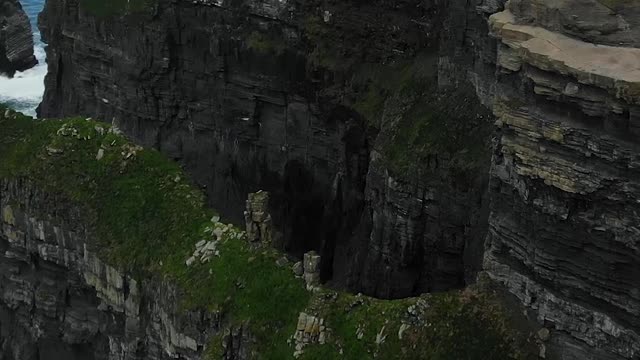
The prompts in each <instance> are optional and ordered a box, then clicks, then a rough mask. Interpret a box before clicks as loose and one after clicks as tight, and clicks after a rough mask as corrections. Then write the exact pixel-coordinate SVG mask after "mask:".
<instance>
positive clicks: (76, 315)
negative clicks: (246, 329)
mask: <svg viewBox="0 0 640 360" xmlns="http://www.w3.org/2000/svg"><path fill="white" fill-rule="evenodd" d="M0 209H1V213H2V218H1V228H2V233H1V234H0V250H1V251H2V255H1V256H0V269H1V270H2V272H1V274H2V275H1V280H0V294H1V295H0V296H1V300H2V301H1V305H0V339H1V341H0V359H6V360H40V359H46V360H93V359H96V360H97V359H109V360H134V359H175V358H180V359H200V358H201V352H202V348H203V346H204V345H205V342H206V341H207V340H208V338H209V337H210V336H212V335H213V334H215V333H216V332H217V331H219V328H220V327H219V323H218V321H219V320H218V319H217V316H216V315H215V314H210V313H206V312H203V311H187V312H185V311H184V310H182V309H179V308H178V306H179V305H178V304H179V301H178V298H179V296H180V294H179V293H178V292H177V291H176V290H175V288H174V286H172V285H170V284H168V283H165V282H163V281H154V280H149V281H143V282H142V283H138V282H136V281H135V280H133V279H132V278H130V277H129V276H125V275H123V274H120V273H119V272H118V271H117V270H116V269H114V268H112V267H110V266H109V265H107V264H105V263H103V262H102V261H100V260H99V259H98V257H97V256H96V255H95V253H94V252H93V250H92V249H91V245H90V244H91V243H92V242H91V241H89V239H90V237H91V234H90V233H88V228H87V226H86V223H85V222H84V219H83V216H82V209H79V208H78V207H77V206H72V205H71V204H70V203H68V202H66V201H63V200H61V199H58V198H55V197H53V196H51V195H49V194H47V193H44V192H42V191H39V190H38V189H37V188H36V187H34V186H32V185H31V184H30V183H29V182H26V181H2V183H1V184H0ZM236 335H237V336H236ZM228 337H229V341H230V342H233V343H234V348H233V350H230V351H229V355H230V356H231V358H233V359H243V358H245V357H244V355H243V352H244V351H246V350H245V349H244V347H242V346H241V345H242V344H243V337H242V332H241V331H239V333H238V334H235V335H234V334H229V335H228ZM232 351H233V354H231V352H232ZM245 355H246V354H245Z"/></svg>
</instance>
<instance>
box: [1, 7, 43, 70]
mask: <svg viewBox="0 0 640 360" xmlns="http://www.w3.org/2000/svg"><path fill="white" fill-rule="evenodd" d="M37 63H38V61H37V60H36V58H35V56H34V55H33V34H32V31H31V23H30V22H29V18H27V14H25V12H24V10H22V6H21V5H20V2H19V1H18V0H2V1H0V74H5V75H9V76H13V74H14V73H15V72H16V71H23V70H26V69H29V68H31V67H33V66H35V65H36V64H37Z"/></svg>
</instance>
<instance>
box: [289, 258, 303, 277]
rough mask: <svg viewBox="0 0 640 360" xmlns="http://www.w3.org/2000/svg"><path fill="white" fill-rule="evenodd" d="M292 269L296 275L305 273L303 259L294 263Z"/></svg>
mask: <svg viewBox="0 0 640 360" xmlns="http://www.w3.org/2000/svg"><path fill="white" fill-rule="evenodd" d="M292 270H293V273H294V274H296V276H302V275H304V266H303V265H302V261H298V262H296V263H295V264H293V266H292Z"/></svg>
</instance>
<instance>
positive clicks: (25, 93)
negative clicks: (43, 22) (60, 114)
mask: <svg viewBox="0 0 640 360" xmlns="http://www.w3.org/2000/svg"><path fill="white" fill-rule="evenodd" d="M20 3H22V7H23V8H24V10H25V12H26V13H27V15H28V16H29V19H30V20H31V27H32V29H33V39H34V43H35V55H36V58H38V65H36V66H35V67H34V68H32V69H29V70H27V71H24V72H19V73H16V74H15V76H14V77H13V78H12V79H9V78H6V77H2V76H0V103H2V104H6V105H9V106H10V107H12V108H14V109H15V110H18V111H21V112H23V113H25V114H29V115H32V116H35V114H36V107H37V106H38V104H40V101H41V100H42V94H43V93H44V76H45V75H46V74H47V63H46V62H45V53H44V44H43V43H42V41H41V39H40V32H39V31H38V24H37V22H38V13H40V11H41V10H42V7H43V5H44V0H20Z"/></svg>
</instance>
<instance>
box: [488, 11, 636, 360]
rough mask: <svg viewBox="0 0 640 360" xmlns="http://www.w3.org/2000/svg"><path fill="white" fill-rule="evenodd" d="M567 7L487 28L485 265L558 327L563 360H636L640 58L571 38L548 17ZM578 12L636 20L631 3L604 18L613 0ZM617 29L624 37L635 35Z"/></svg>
mask: <svg viewBox="0 0 640 360" xmlns="http://www.w3.org/2000/svg"><path fill="white" fill-rule="evenodd" d="M560 3H562V4H559V3H558V2H555V1H535V2H525V1H512V2H511V3H510V4H508V6H507V10H505V11H504V12H501V13H498V14H495V15H493V16H492V17H491V19H490V22H491V25H492V28H491V31H492V32H493V34H494V35H495V36H496V37H497V38H498V39H500V41H501V45H500V47H499V50H498V60H499V67H498V70H499V75H498V81H497V84H498V87H497V90H496V98H495V106H494V112H495V113H496V115H497V116H498V118H499V120H498V126H499V129H500V130H499V142H498V143H497V146H496V149H495V154H494V160H493V164H492V170H491V174H492V181H491V190H490V191H491V215H490V220H489V223H490V228H489V234H488V237H487V244H486V247H487V252H486V254H485V261H484V265H485V268H486V269H487V271H488V272H489V274H490V275H491V276H492V277H493V278H494V279H496V280H498V281H500V282H502V283H504V284H505V285H506V286H507V287H508V288H509V290H510V291H511V292H512V293H514V294H515V295H517V296H518V297H519V298H520V299H521V301H522V302H523V303H524V304H526V305H527V306H529V307H531V308H533V309H535V310H536V311H537V317H538V319H539V320H540V321H541V322H544V323H546V324H549V325H550V326H552V327H553V328H554V329H555V332H556V333H557V335H558V337H557V338H556V340H555V342H556V345H557V351H558V354H559V356H560V357H561V358H562V359H635V358H638V356H640V243H639V242H638V239H639V237H638V235H639V234H640V228H639V227H638V226H639V224H640V217H638V213H640V203H639V202H638V198H640V183H639V182H638V179H640V172H639V169H640V167H639V166H640V152H639V151H640V146H639V145H640V143H639V142H638V140H637V134H638V122H637V121H638V120H637V115H636V112H637V109H638V101H639V99H638V96H637V90H636V89H638V86H639V85H640V82H639V80H640V79H639V78H638V70H639V69H640V49H637V48H634V47H632V46H634V45H635V43H628V42H624V41H623V42H622V44H623V45H628V46H629V47H617V46H611V45H602V44H599V42H601V41H602V42H604V43H607V41H604V40H605V37H604V36H603V35H602V33H601V32H599V31H597V30H594V33H593V34H592V35H593V36H591V35H590V34H589V33H588V32H584V31H582V32H581V39H578V38H575V37H572V36H574V35H576V32H575V29H572V28H571V27H569V29H572V30H566V31H565V30H563V29H562V28H560V27H559V26H557V25H558V23H556V22H554V21H555V20H554V18H553V17H550V14H551V10H549V9H555V10H557V8H558V7H560V9H561V10H562V11H568V10H567V8H566V7H565V5H567V4H564V3H570V2H560ZM573 3H574V4H573V5H574V6H575V9H574V10H575V11H574V12H575V14H576V15H575V18H574V20H576V21H578V19H582V20H585V19H586V18H588V19H590V20H589V21H593V23H597V21H598V20H599V19H600V18H599V16H600V15H601V13H602V12H604V13H606V14H607V16H609V19H617V21H623V19H627V20H629V18H630V16H631V14H633V12H631V13H625V12H624V9H625V8H626V7H628V6H631V5H628V4H627V3H624V2H620V4H619V6H618V7H616V8H615V9H617V10H619V11H620V14H621V15H620V16H618V17H613V16H611V14H612V9H610V8H607V9H606V11H605V10H603V5H602V4H604V3H609V4H613V3H614V2H605V1H602V2H601V3H600V2H595V1H591V2H588V1H582V2H580V1H574V2H573ZM584 3H590V4H591V5H592V6H593V8H590V9H591V10H587V9H586V8H583V6H586V4H584ZM534 4H535V6H534ZM627 5H628V6H627ZM632 7H633V9H637V6H632ZM540 8H544V9H547V10H549V11H540ZM534 9H537V10H535V11H534ZM562 11H561V13H562ZM591 17H594V18H593V19H592V18H591ZM589 21H587V22H586V23H581V24H582V25H584V26H586V24H587V23H590V22H589ZM600 26H602V24H600ZM614 30H615V29H614ZM614 30H611V32H610V36H609V38H611V37H613V36H614ZM619 30H620V31H619V34H620V36H623V35H624V34H629V33H633V32H635V31H637V27H631V28H629V27H628V26H627V27H624V28H620V29H619Z"/></svg>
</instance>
